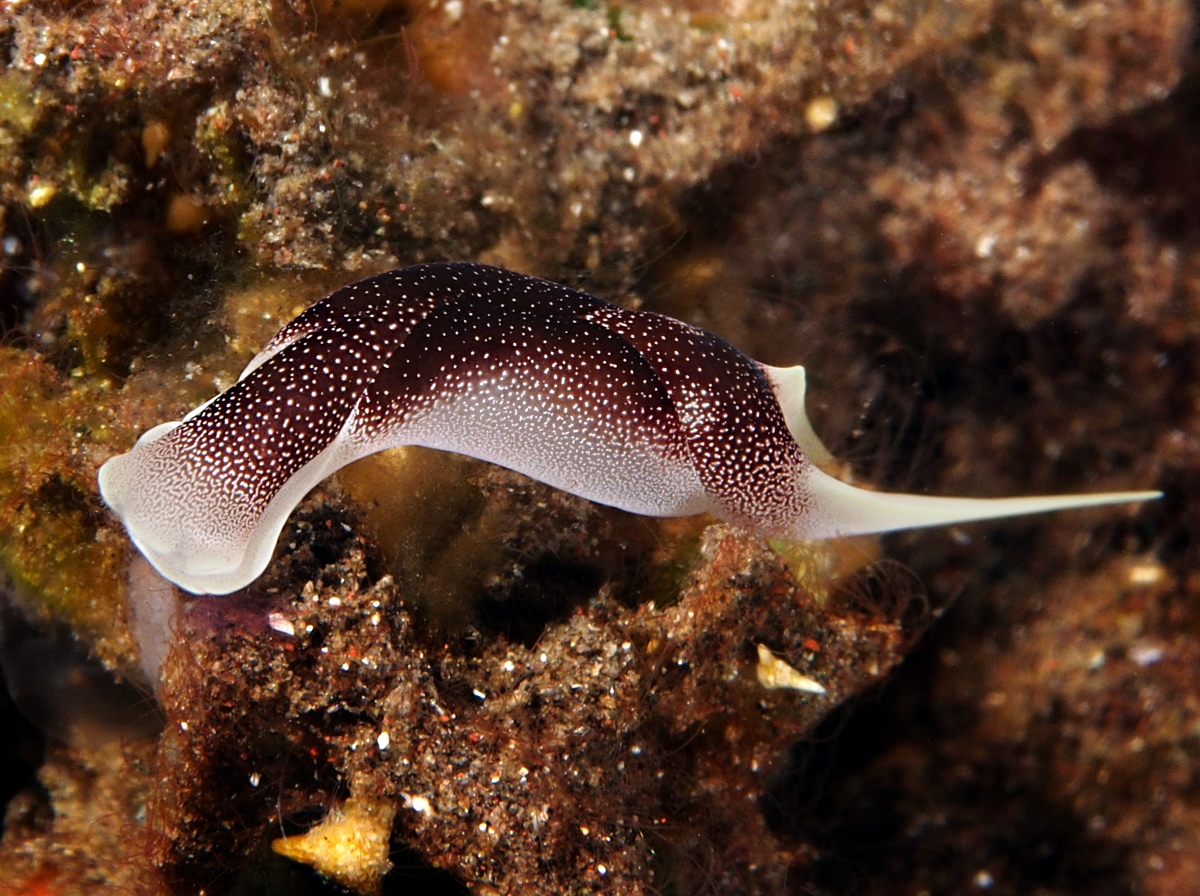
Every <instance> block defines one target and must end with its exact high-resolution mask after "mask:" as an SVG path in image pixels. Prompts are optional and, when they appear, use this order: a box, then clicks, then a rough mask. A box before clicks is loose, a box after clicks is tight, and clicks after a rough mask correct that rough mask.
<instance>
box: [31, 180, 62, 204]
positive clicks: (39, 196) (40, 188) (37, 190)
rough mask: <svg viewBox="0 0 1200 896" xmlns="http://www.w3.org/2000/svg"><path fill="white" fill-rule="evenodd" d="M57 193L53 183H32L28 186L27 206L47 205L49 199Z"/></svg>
mask: <svg viewBox="0 0 1200 896" xmlns="http://www.w3.org/2000/svg"><path fill="white" fill-rule="evenodd" d="M57 194H58V187H56V186H55V185H54V184H34V185H33V186H32V187H30V188H29V207H30V208H42V207H43V206H46V205H49V204H50V200H51V199H53V198H54V197H55V196H56V195H57Z"/></svg>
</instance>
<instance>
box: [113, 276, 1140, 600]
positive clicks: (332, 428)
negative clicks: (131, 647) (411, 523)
mask: <svg viewBox="0 0 1200 896" xmlns="http://www.w3.org/2000/svg"><path fill="white" fill-rule="evenodd" d="M804 392H805V376H804V368H803V367H791V368H776V367H769V366H767V365H764V364H759V363H758V362H757V361H754V360H752V359H750V358H748V357H746V356H745V355H743V354H742V353H741V352H739V351H738V350H737V349H735V348H734V347H733V346H731V345H729V344H728V343H727V342H725V341H723V340H721V339H719V338H718V337H716V336H714V335H713V334H711V333H709V332H707V331H705V330H701V329H698V328H696V327H693V326H690V325H688V324H685V323H682V322H681V321H678V320H675V319H673V318H670V317H666V316H663V315H661V314H654V313H651V312H646V311H631V310H628V309H625V308H622V307H620V306H618V305H614V304H611V303H609V302H606V301H604V300H602V299H599V298H596V297H595V296H591V295H588V294H586V293H582V292H579V291H577V290H574V289H570V288H568V287H565V286H561V285H559V284H556V283H551V282H549V281H547V280H541V279H538V278H535V277H528V276H525V275H522V274H516V273H513V272H511V271H506V270H503V269H500V268H494V267H487V266H485V265H479V264H467V263H451V264H424V265H417V266H414V267H409V268H404V269H402V270H398V271H391V272H389V273H386V274H379V275H377V276H374V277H369V278H367V279H365V280H360V281H358V282H357V283H352V284H350V285H349V286H345V287H343V288H341V289H339V290H337V291H336V292H334V293H332V294H331V295H329V296H328V297H327V298H325V299H323V300H321V301H320V302H318V303H317V304H315V305H313V306H312V307H311V308H309V309H308V310H307V311H305V312H304V313H302V314H301V315H300V316H299V317H297V318H296V319H295V320H294V321H292V322H291V323H290V324H288V325H287V326H285V327H284V328H283V329H282V330H281V331H280V332H279V333H278V334H277V335H276V336H275V337H274V338H273V339H272V340H271V341H270V342H269V343H268V344H267V345H266V347H265V348H263V350H262V351H261V352H260V353H259V354H258V356H257V357H255V358H254V360H252V361H251V362H250V364H249V366H247V368H246V370H245V371H244V372H243V373H242V376H241V379H240V380H239V381H238V382H237V384H236V385H234V386H233V387H232V388H230V389H229V390H227V391H226V392H224V393H222V394H221V395H218V396H217V397H216V398H214V399H212V400H211V401H209V402H207V403H205V404H203V405H201V406H200V407H198V408H196V409H195V410H194V411H192V412H191V413H190V414H188V415H187V416H186V417H185V418H184V419H183V420H182V421H179V422H173V423H164V424H162V425H160V426H157V427H155V428H154V429H151V430H150V431H149V432H147V433H145V434H144V435H143V436H142V437H141V438H140V439H139V440H138V441H137V443H136V444H135V445H134V446H133V448H132V449H131V450H130V451H129V452H128V453H127V454H122V455H119V456H117V457H114V458H112V459H111V460H109V461H108V462H107V463H105V464H104V466H103V467H101V469H100V492H101V494H102V496H103V497H104V500H105V501H106V502H107V503H108V505H109V507H111V508H112V509H113V511H114V512H115V513H116V514H117V515H118V516H119V517H120V518H121V520H122V522H123V523H124V524H125V527H126V529H127V530H128V531H129V535H130V537H131V538H132V539H133V542H134V543H135V544H136V545H137V547H138V549H139V550H141V552H142V553H143V554H144V555H145V556H146V558H147V559H148V560H149V561H150V562H151V563H152V564H153V565H154V566H155V568H157V569H158V571H159V572H161V573H162V574H163V575H164V576H165V577H166V578H168V579H170V580H171V581H173V582H175V583H176V584H178V585H179V586H180V587H182V588H184V589H186V590H188V591H192V592H195V593H210V594H225V593H228V592H231V591H235V590H237V589H239V588H242V587H244V586H246V585H247V584H249V583H250V582H252V581H253V580H254V579H255V578H257V577H258V576H259V575H260V574H261V573H262V571H263V570H264V569H265V568H266V566H267V563H268V562H269V561H270V558H271V554H272V551H273V550H274V547H275V543H276V541H277V539H278V537H279V533H280V531H281V529H282V528H283V525H284V522H285V521H286V519H287V517H288V515H289V514H290V513H291V512H292V510H293V509H294V508H295V506H296V505H297V503H299V501H300V499H301V498H303V497H304V495H305V494H306V493H307V492H308V491H309V490H310V489H311V488H312V487H313V486H315V485H316V484H317V483H318V482H320V481H321V480H322V479H324V478H325V477H326V476H329V475H330V474H331V473H333V472H334V471H336V470H338V469H339V468H340V467H342V466H344V465H346V464H348V463H350V462H351V461H354V460H357V459H359V458H361V457H364V456H366V455H368V454H372V453H374V452H377V451H382V450H384V449H386V448H393V447H397V446H401V445H422V446H426V447H429V448H438V449H442V450H446V451H455V452H458V453H460V454H466V455H470V456H471V457H476V458H480V459H482V460H486V461H490V462H492V463H495V464H500V465H501V466H505V467H509V468H511V469H513V470H516V471H518V472H520V473H524V474H525V475H527V476H531V477H533V478H534V479H538V480H541V481H542V482H545V483H548V484H549V485H552V486H555V487H556V488H560V489H564V490H566V491H568V492H571V493H573V494H576V495H580V496H582V497H585V498H588V499H590V500H593V501H597V502H599V503H602V504H609V505H612V506H614V507H619V508H622V509H624V510H628V511H632V512H634V513H640V514H647V515H653V516H685V515H690V514H697V513H710V514H713V515H714V516H717V517H720V518H722V519H725V520H729V521H731V522H734V523H736V524H739V525H743V526H747V527H750V528H753V529H757V530H759V531H762V532H765V533H768V534H771V535H775V536H780V537H784V538H790V539H814V538H829V537H833V536H838V535H853V534H861V533H868V532H887V531H891V530H895V529H905V528H915V527H920V526H933V525H939V524H945V523H957V522H966V521H970V520H982V519H992V518H997V517H1004V516H1013V515H1017V514H1024V513H1038V512H1042V511H1049V510H1062V509H1066V508H1071V507H1087V506H1091V505H1097V504H1112V503H1118V502H1124V501H1140V500H1147V499H1150V498H1154V497H1158V493H1157V492H1117V493H1106V494H1092V495H1074V496H1050V497H1032V498H1003V499H969V498H935V497H925V496H919V495H892V494H880V493H876V492H870V491H865V490H862V489H858V488H854V487H852V486H850V485H846V484H845V483H843V482H841V481H839V480H837V479H835V478H833V477H832V476H829V475H827V474H826V473H824V472H822V471H821V470H820V469H818V467H817V466H816V465H815V463H821V462H823V461H824V460H826V459H828V456H829V455H828V452H827V451H826V450H825V448H824V446H822V445H821V442H820V440H819V439H818V438H817V437H816V435H815V433H814V432H813V430H812V427H811V426H810V425H809V422H808V418H807V416H806V414H805V410H804Z"/></svg>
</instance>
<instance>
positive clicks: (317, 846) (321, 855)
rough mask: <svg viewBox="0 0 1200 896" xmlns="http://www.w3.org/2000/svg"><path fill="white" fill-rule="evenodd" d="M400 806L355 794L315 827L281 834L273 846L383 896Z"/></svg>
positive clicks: (366, 894) (351, 886) (367, 893)
mask: <svg viewBox="0 0 1200 896" xmlns="http://www.w3.org/2000/svg"><path fill="white" fill-rule="evenodd" d="M395 815H396V808H395V807H394V806H389V805H385V804H382V803H368V802H364V801H363V800H358V799H355V798H353V797H351V798H350V799H348V800H346V802H345V803H344V804H343V805H342V807H341V809H332V810H330V812H329V815H327V816H326V817H325V820H324V821H322V822H321V823H320V824H318V825H317V826H316V827H314V828H313V829H312V830H310V831H308V832H307V833H304V834H299V835H297V836H295V837H281V838H279V839H278V840H276V841H274V842H273V843H272V844H271V849H273V850H275V852H277V853H279V854H280V855H281V856H286V857H287V858H289V859H292V860H293V861H296V862H303V863H304V864H305V865H310V866H312V867H313V868H315V869H316V870H317V872H318V873H320V874H323V875H324V876H325V877H327V878H329V879H330V880H332V881H334V882H335V883H338V884H341V885H342V886H343V887H345V888H346V889H348V890H353V891H354V892H356V893H359V894H361V896H377V894H378V893H379V892H380V891H381V890H382V888H383V876H384V875H385V874H387V873H388V871H389V870H390V869H391V867H392V863H391V862H390V861H388V838H389V836H390V835H391V831H392V819H393V818H394V817H395Z"/></svg>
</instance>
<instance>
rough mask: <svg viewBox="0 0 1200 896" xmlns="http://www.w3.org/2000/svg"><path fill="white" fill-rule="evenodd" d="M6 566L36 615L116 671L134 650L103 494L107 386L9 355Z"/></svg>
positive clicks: (2, 448)
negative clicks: (64, 627) (99, 471)
mask: <svg viewBox="0 0 1200 896" xmlns="http://www.w3.org/2000/svg"><path fill="white" fill-rule="evenodd" d="M0 381H2V382H3V383H4V386H5V388H4V390H3V392H2V393H0V568H2V569H3V572H4V574H5V578H6V579H7V580H8V585H9V590H10V591H11V592H12V594H13V597H14V598H16V599H17V601H18V602H19V603H20V604H21V605H22V606H23V607H24V609H25V610H26V611H27V612H28V613H29V614H30V615H31V616H35V617H40V618H46V617H53V618H56V619H60V620H63V621H65V622H67V623H68V624H70V625H71V627H72V628H73V629H74V631H75V633H76V634H77V635H78V636H79V637H80V638H82V639H83V640H84V641H85V643H87V644H88V645H89V646H90V647H91V648H92V649H93V650H94V651H95V653H96V654H97V656H99V657H100V659H101V660H102V661H103V662H104V663H105V664H106V665H108V666H110V667H114V668H120V667H123V666H126V665H129V664H130V662H131V658H132V657H133V654H134V648H133V643H132V640H131V639H130V636H129V632H128V630H127V629H126V627H125V622H124V618H123V600H122V570H123V566H124V560H125V546H126V542H125V539H124V538H123V537H122V536H121V534H120V532H119V531H118V529H117V528H116V526H115V524H114V523H113V522H112V521H110V520H109V519H108V518H107V515H106V514H105V512H104V510H103V507H102V505H101V504H100V499H99V496H98V495H97V494H96V484H95V483H96V468H97V466H98V463H97V458H95V457H94V453H95V452H94V449H95V446H96V445H97V444H98V443H104V442H107V441H109V440H110V437H111V425H110V424H111V421H110V419H109V418H110V417H111V414H110V412H108V411H105V410H103V408H104V407H105V406H106V405H107V404H108V402H107V400H105V398H104V397H103V393H104V391H105V390H104V389H103V388H102V387H100V386H97V385H95V384H90V383H88V382H86V381H82V380H81V381H80V382H79V383H66V382H64V381H63V379H62V378H61V377H60V376H59V375H58V374H57V372H56V371H55V370H54V369H53V368H52V367H50V365H48V364H46V363H45V362H44V361H42V360H40V359H38V358H36V357H34V356H31V355H29V354H27V353H24V352H20V351H17V350H14V349H9V348H6V349H3V350H0Z"/></svg>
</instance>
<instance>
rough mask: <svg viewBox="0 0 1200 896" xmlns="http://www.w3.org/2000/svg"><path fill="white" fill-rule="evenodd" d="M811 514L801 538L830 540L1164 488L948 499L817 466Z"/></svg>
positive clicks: (1110, 500) (1095, 503)
mask: <svg viewBox="0 0 1200 896" xmlns="http://www.w3.org/2000/svg"><path fill="white" fill-rule="evenodd" d="M808 486H809V489H810V495H811V497H812V499H813V507H812V512H811V513H810V515H809V516H808V517H807V518H806V519H805V520H804V525H803V527H801V528H799V530H798V531H797V533H796V537H800V538H829V537H835V536H841V535H866V534H871V533H882V532H894V531H896V530H899V529H920V528H925V527H927V526H949V525H957V524H959V523H971V522H978V521H982V520H994V519H1002V518H1004V517H1012V516H1022V515H1025V514H1033V513H1049V512H1053V511H1059V510H1074V509H1081V508H1085V507H1100V506H1104V505H1109V504H1127V503H1134V502H1138V501H1153V500H1156V499H1158V498H1161V497H1162V492H1159V491H1137V492H1097V493H1093V494H1090V495H1087V494H1085V495H1034V496H1029V497H1020V498H944V497H933V496H928V495H904V494H889V493H886V492H872V491H866V490H863V489H858V488H855V487H853V486H850V485H847V484H846V483H844V482H841V481H840V480H837V479H834V478H833V477H832V476H828V475H826V474H824V473H822V472H821V471H819V470H817V469H815V468H814V469H813V470H812V471H810V473H809V481H808Z"/></svg>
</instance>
